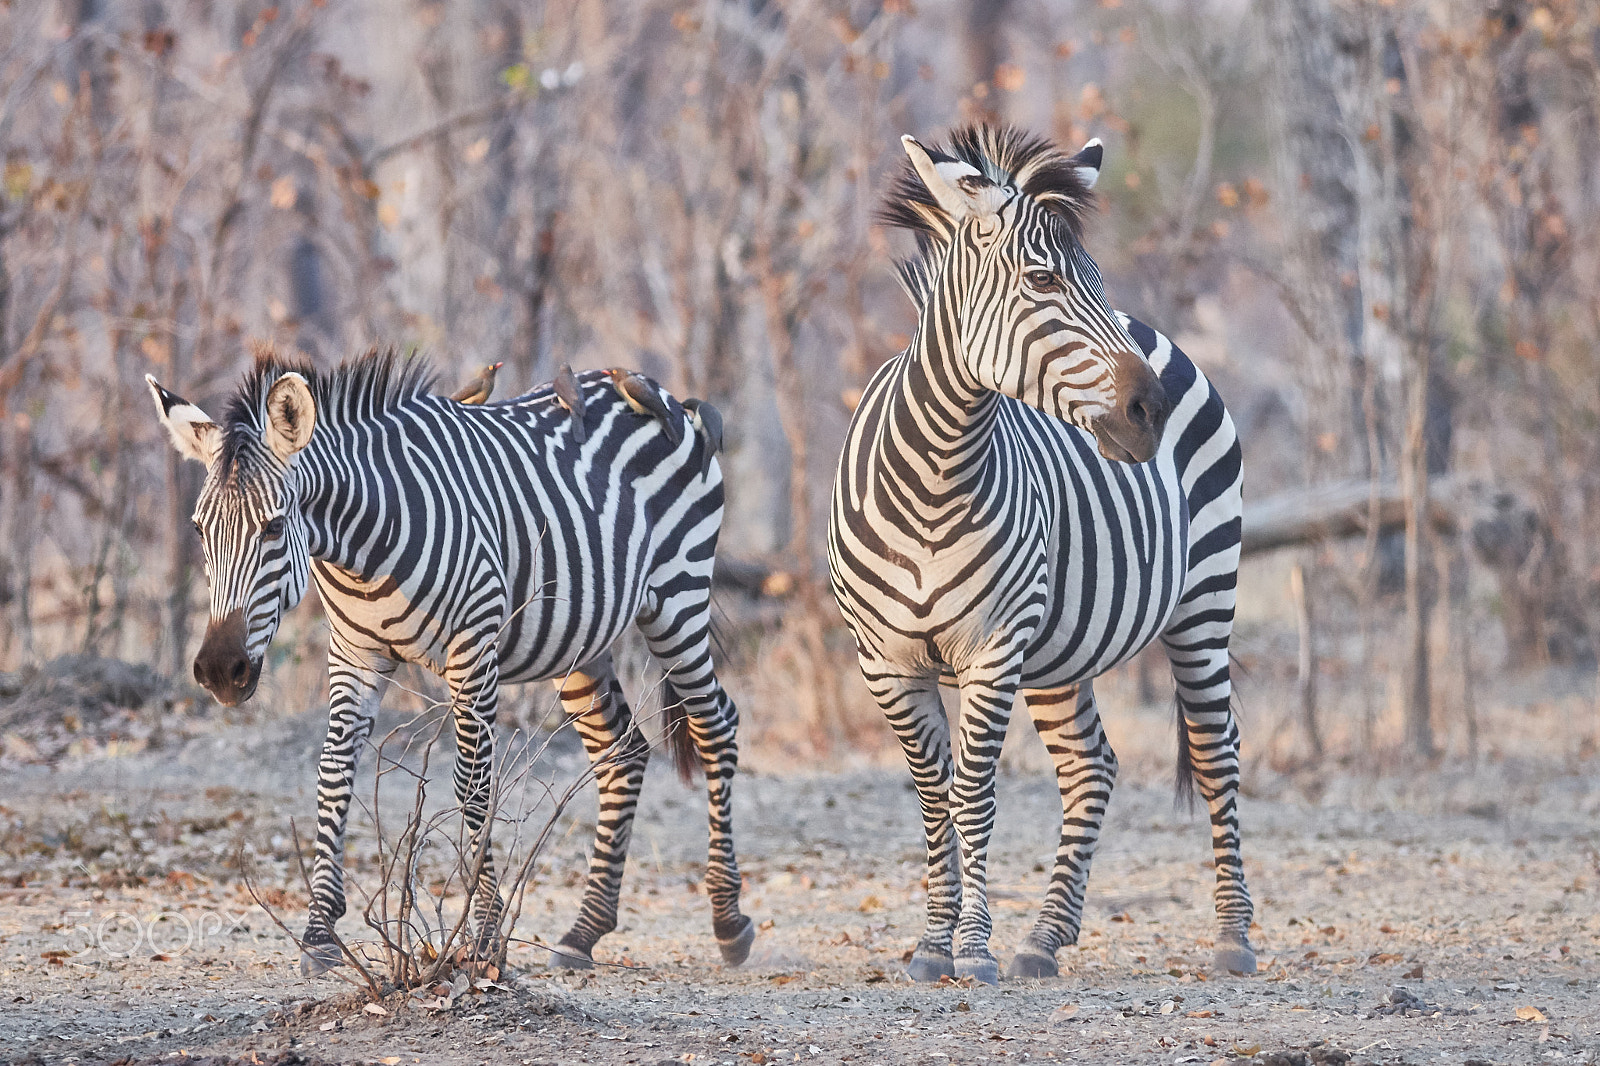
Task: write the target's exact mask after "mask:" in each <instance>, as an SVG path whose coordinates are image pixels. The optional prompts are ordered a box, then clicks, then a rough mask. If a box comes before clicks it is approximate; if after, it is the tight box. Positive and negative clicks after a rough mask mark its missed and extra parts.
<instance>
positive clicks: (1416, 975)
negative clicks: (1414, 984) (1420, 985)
mask: <svg viewBox="0 0 1600 1066" xmlns="http://www.w3.org/2000/svg"><path fill="white" fill-rule="evenodd" d="M1400 976H1401V977H1410V978H1413V979H1415V980H1418V981H1420V980H1422V963H1420V962H1419V963H1417V964H1416V966H1414V967H1412V968H1411V969H1409V970H1407V971H1406V972H1405V973H1403V974H1401V975H1400Z"/></svg>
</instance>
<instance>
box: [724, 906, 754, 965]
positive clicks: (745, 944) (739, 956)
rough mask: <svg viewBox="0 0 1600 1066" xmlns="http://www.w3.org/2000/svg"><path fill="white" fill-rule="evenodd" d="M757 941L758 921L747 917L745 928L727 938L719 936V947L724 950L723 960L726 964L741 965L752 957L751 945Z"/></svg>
mask: <svg viewBox="0 0 1600 1066" xmlns="http://www.w3.org/2000/svg"><path fill="white" fill-rule="evenodd" d="M755 942H756V923H755V922H752V921H751V920H750V919H749V918H748V917H747V918H745V920H744V928H743V929H741V930H739V931H738V932H737V933H735V934H733V935H732V936H730V937H728V938H726V939H724V938H722V937H720V936H719V937H717V949H718V950H719V951H721V952H722V961H723V962H724V963H725V964H727V965H729V966H740V965H742V964H743V963H744V960H745V959H748V958H749V957H750V945H751V944H754V943H755Z"/></svg>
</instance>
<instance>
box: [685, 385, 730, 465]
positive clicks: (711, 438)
mask: <svg viewBox="0 0 1600 1066" xmlns="http://www.w3.org/2000/svg"><path fill="white" fill-rule="evenodd" d="M683 409H684V410H685V411H687V412H689V424H690V425H691V426H693V427H694V431H695V432H696V433H698V434H700V437H701V439H702V440H704V441H705V450H704V451H702V452H701V453H700V476H701V477H705V476H706V475H707V474H709V473H711V457H712V456H713V455H716V454H717V453H718V452H720V451H721V450H722V412H721V411H718V410H717V409H716V408H715V407H713V406H711V404H709V403H707V402H706V401H705V400H697V399H695V398H694V397H692V396H691V397H689V399H687V400H685V401H683Z"/></svg>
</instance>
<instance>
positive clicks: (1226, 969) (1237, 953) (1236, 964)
mask: <svg viewBox="0 0 1600 1066" xmlns="http://www.w3.org/2000/svg"><path fill="white" fill-rule="evenodd" d="M1211 968H1212V969H1213V970H1215V971H1216V972H1217V973H1231V974H1236V975H1238V976H1241V977H1251V976H1254V975H1255V972H1256V953H1255V952H1254V951H1251V950H1250V943H1249V941H1246V940H1224V941H1221V942H1219V943H1218V944H1217V953H1216V955H1215V956H1213V957H1212V960H1211Z"/></svg>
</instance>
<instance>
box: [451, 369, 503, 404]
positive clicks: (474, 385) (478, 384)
mask: <svg viewBox="0 0 1600 1066" xmlns="http://www.w3.org/2000/svg"><path fill="white" fill-rule="evenodd" d="M503 366H505V363H486V364H484V365H483V366H482V367H479V368H478V372H477V373H476V374H475V375H473V377H472V380H471V381H469V382H467V383H466V384H465V385H463V386H461V388H459V389H457V390H456V391H455V393H454V394H453V395H452V396H451V397H450V398H451V399H452V400H454V401H456V402H457V403H487V402H488V400H489V397H490V396H492V395H494V376H495V374H497V373H499V371H500V368H501V367H503Z"/></svg>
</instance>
